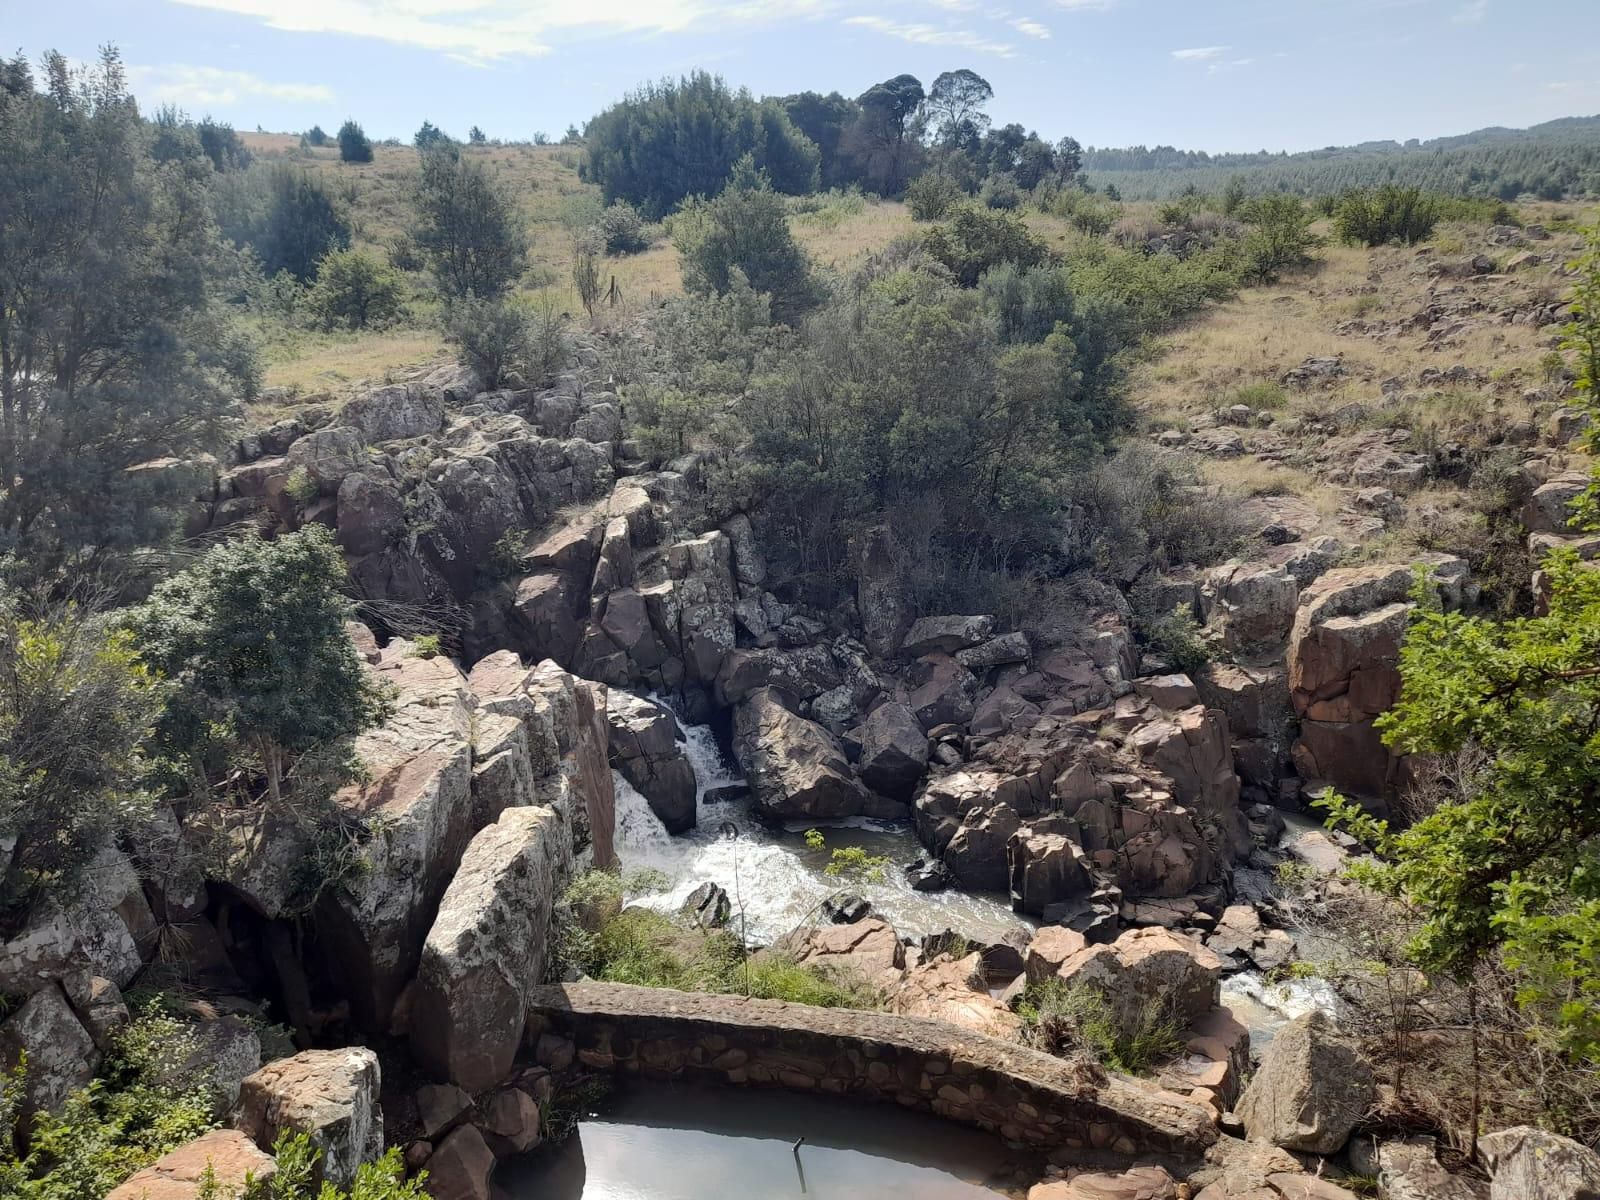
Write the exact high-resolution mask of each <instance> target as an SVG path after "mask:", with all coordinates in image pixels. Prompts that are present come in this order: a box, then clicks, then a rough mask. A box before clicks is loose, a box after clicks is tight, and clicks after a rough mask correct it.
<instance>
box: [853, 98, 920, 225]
mask: <svg viewBox="0 0 1600 1200" xmlns="http://www.w3.org/2000/svg"><path fill="white" fill-rule="evenodd" d="M922 101H923V91H922V82H921V80H919V79H918V78H917V77H916V76H915V75H896V76H895V77H894V78H893V79H886V80H884V81H883V82H882V83H876V84H873V85H872V87H870V88H868V89H867V90H866V91H865V92H863V93H862V94H861V95H860V96H859V97H858V98H857V100H856V104H857V105H858V106H859V107H860V109H861V115H860V116H859V117H857V118H856V121H855V123H854V124H853V125H852V126H851V127H850V129H849V131H848V133H847V134H846V137H845V142H844V145H845V149H846V152H847V153H848V154H849V155H850V156H851V158H852V159H854V160H855V163H856V165H857V170H858V172H859V175H860V178H861V181H862V182H863V183H864V184H866V185H867V186H868V187H870V188H872V189H873V190H874V191H876V192H879V193H881V194H882V195H885V196H898V195H899V194H900V191H901V189H902V188H904V187H905V184H906V181H907V180H908V179H910V178H911V177H912V176H913V175H915V174H916V166H917V152H918V148H919V147H918V136H917V135H918V125H917V118H918V114H919V113H920V112H921V109H922Z"/></svg>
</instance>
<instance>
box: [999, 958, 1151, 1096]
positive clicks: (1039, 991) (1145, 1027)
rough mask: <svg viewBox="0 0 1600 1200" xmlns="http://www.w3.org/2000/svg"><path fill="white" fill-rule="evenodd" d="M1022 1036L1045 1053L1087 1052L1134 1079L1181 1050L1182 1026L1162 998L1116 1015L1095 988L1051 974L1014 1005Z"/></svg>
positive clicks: (1026, 991)
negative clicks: (1123, 1014)
mask: <svg viewBox="0 0 1600 1200" xmlns="http://www.w3.org/2000/svg"><path fill="white" fill-rule="evenodd" d="M1015 1009H1016V1013H1017V1015H1018V1016H1020V1017H1021V1018H1022V1023H1023V1038H1024V1040H1025V1041H1026V1042H1028V1044H1030V1045H1032V1046H1034V1047H1035V1048H1036V1049H1039V1050H1043V1051H1044V1052H1045V1053H1047V1054H1055V1055H1066V1054H1070V1053H1073V1052H1075V1051H1076V1052H1082V1053H1087V1054H1089V1055H1090V1056H1092V1057H1093V1058H1094V1059H1096V1060H1097V1061H1098V1062H1100V1063H1101V1064H1103V1065H1104V1066H1106V1067H1109V1068H1110V1069H1111V1070H1113V1071H1121V1072H1123V1073H1124V1074H1128V1075H1138V1074H1141V1073H1142V1072H1144V1071H1147V1070H1149V1069H1150V1068H1151V1067H1152V1066H1155V1065H1157V1064H1158V1063H1161V1062H1164V1061H1166V1060H1167V1059H1170V1058H1172V1057H1173V1056H1174V1055H1176V1054H1177V1053H1178V1052H1179V1051H1181V1050H1182V1049H1183V1038H1182V1025H1181V1023H1180V1022H1179V1021H1177V1020H1176V1019H1175V1018H1174V1017H1173V1016H1172V1014H1171V1012H1170V1006H1169V1005H1168V1004H1167V1002H1166V1001H1165V999H1164V998H1163V997H1160V996H1156V997H1152V999H1151V1000H1150V1001H1149V1002H1148V1003H1146V1004H1144V1005H1143V1006H1141V1007H1140V1008H1139V1009H1137V1010H1136V1011H1135V1012H1133V1013H1132V1014H1131V1015H1128V1016H1125V1017H1119V1016H1118V1015H1117V1013H1116V1011H1115V1010H1114V1009H1113V1008H1112V1006H1111V1003H1110V1002H1109V1001H1108V1000H1107V999H1106V997H1105V996H1104V995H1103V994H1102V993H1101V992H1100V991H1099V990H1098V989H1096V988H1094V987H1091V986H1088V985H1085V984H1077V985H1073V984H1068V983H1067V982H1066V981H1065V980H1063V979H1059V978H1057V977H1054V976H1051V977H1049V978H1046V979H1041V980H1038V981H1036V982H1034V983H1030V984H1028V986H1027V987H1026V988H1025V989H1024V990H1023V993H1022V995H1021V996H1020V997H1019V998H1018V999H1017V1001H1016V1003H1015Z"/></svg>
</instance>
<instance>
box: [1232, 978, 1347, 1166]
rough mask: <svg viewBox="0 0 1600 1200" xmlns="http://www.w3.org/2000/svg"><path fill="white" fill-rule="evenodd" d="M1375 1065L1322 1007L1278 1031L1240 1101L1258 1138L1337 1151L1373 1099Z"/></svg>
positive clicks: (1292, 1146) (1321, 1151)
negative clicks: (1344, 1034)
mask: <svg viewBox="0 0 1600 1200" xmlns="http://www.w3.org/2000/svg"><path fill="white" fill-rule="evenodd" d="M1374 1092H1375V1089H1374V1084H1373V1078H1372V1068H1371V1067H1370V1066H1368V1065H1367V1061H1366V1060H1365V1059H1364V1058H1362V1057H1361V1054H1360V1052H1359V1051H1357V1049H1356V1048H1355V1046H1354V1045H1353V1044H1352V1043H1351V1042H1350V1041H1349V1040H1348V1039H1346V1038H1344V1037H1341V1036H1340V1034H1339V1032H1338V1030H1337V1029H1336V1028H1335V1027H1334V1025H1333V1022H1332V1021H1331V1020H1330V1019H1329V1018H1328V1017H1327V1016H1326V1015H1325V1014H1324V1013H1322V1012H1321V1011H1320V1010H1312V1011H1311V1012H1309V1013H1307V1014H1305V1015H1304V1016H1301V1017H1297V1018H1295V1019H1294V1020H1293V1021H1290V1022H1289V1023H1288V1024H1287V1025H1285V1026H1284V1027H1283V1028H1282V1029H1280V1030H1279V1031H1278V1032H1277V1034H1275V1035H1274V1036H1273V1039H1272V1042H1271V1044H1270V1045H1268V1047H1267V1049H1266V1052H1265V1053H1264V1054H1263V1055H1262V1056H1261V1067H1260V1069H1259V1070H1257V1071H1256V1074H1255V1078H1253V1079H1252V1080H1251V1081H1250V1086H1249V1087H1248V1088H1246V1089H1245V1093H1244V1097H1243V1098H1242V1099H1241V1100H1240V1101H1239V1108H1238V1113H1239V1118H1240V1120H1242V1121H1243V1122H1244V1127H1245V1130H1246V1131H1247V1132H1248V1134H1249V1136H1250V1137H1251V1138H1252V1139H1255V1140H1258V1141H1265V1142H1271V1143H1272V1144H1273V1145H1275V1146H1280V1147H1282V1148H1283V1149H1285V1150H1299V1151H1303V1152H1305V1153H1308V1154H1334V1153H1336V1152H1337V1151H1339V1150H1340V1149H1342V1148H1343V1146H1344V1144H1345V1142H1347V1141H1348V1140H1349V1138H1350V1132H1351V1130H1353V1129H1354V1128H1355V1127H1356V1122H1358V1121H1359V1120H1361V1118H1362V1116H1364V1115H1365V1113H1366V1111H1367V1108H1368V1106H1369V1105H1370V1104H1371V1103H1372V1099H1373V1095H1374Z"/></svg>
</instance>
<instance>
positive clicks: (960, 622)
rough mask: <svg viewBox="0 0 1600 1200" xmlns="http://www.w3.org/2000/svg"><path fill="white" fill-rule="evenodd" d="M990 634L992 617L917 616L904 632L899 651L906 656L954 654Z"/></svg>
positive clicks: (988, 637) (991, 633)
mask: <svg viewBox="0 0 1600 1200" xmlns="http://www.w3.org/2000/svg"><path fill="white" fill-rule="evenodd" d="M993 636H994V618H993V617H991V616H976V617H918V618H917V620H915V621H914V622H912V624H911V628H910V629H909V630H908V631H907V632H906V636H905V640H904V641H903V642H902V643H901V645H900V653H901V654H903V655H905V656H906V657H907V658H921V657H922V656H923V655H925V654H934V653H943V654H955V653H956V652H957V651H960V650H967V649H970V648H972V647H974V646H978V645H981V644H982V643H984V642H987V641H988V640H989V639H990V638H991V637H993Z"/></svg>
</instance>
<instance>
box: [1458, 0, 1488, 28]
mask: <svg viewBox="0 0 1600 1200" xmlns="http://www.w3.org/2000/svg"><path fill="white" fill-rule="evenodd" d="M1488 15H1489V0H1469V3H1467V4H1463V5H1462V6H1461V7H1460V8H1458V9H1456V11H1455V12H1454V13H1452V14H1451V16H1450V19H1451V20H1452V21H1454V22H1455V23H1456V24H1457V25H1476V24H1477V23H1478V22H1479V21H1481V20H1483V19H1484V18H1485V17H1486V16H1488Z"/></svg>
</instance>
